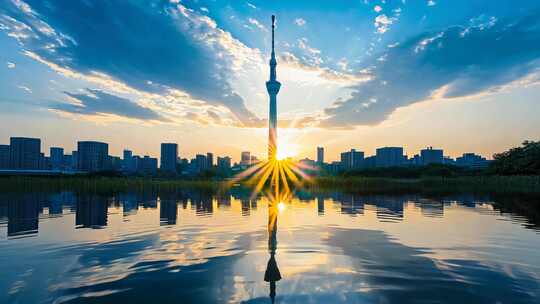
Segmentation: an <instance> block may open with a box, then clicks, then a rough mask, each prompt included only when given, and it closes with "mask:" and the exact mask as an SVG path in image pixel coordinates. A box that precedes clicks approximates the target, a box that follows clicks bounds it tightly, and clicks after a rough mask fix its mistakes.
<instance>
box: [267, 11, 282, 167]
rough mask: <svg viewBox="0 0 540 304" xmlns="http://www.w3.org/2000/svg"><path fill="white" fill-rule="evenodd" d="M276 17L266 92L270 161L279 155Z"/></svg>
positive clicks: (279, 85)
mask: <svg viewBox="0 0 540 304" xmlns="http://www.w3.org/2000/svg"><path fill="white" fill-rule="evenodd" d="M275 21H276V16H274V15H272V54H271V58H270V80H268V81H267V82H266V90H267V91H268V95H269V96H270V113H269V117H268V160H273V159H276V154H277V104H276V99H277V94H278V93H279V89H280V88H281V83H279V82H278V81H277V80H276V66H277V61H276V53H275V52H274V28H275Z"/></svg>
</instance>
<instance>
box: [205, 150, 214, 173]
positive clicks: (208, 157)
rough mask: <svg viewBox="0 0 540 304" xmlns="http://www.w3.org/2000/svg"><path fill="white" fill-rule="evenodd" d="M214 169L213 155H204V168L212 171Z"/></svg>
mask: <svg viewBox="0 0 540 304" xmlns="http://www.w3.org/2000/svg"><path fill="white" fill-rule="evenodd" d="M213 167H214V154H213V153H210V152H208V153H206V168H207V169H212V168H213Z"/></svg>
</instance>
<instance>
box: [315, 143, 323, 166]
mask: <svg viewBox="0 0 540 304" xmlns="http://www.w3.org/2000/svg"><path fill="white" fill-rule="evenodd" d="M323 163H324V148H323V147H317V164H319V165H322V164H323Z"/></svg>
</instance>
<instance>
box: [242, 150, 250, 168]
mask: <svg viewBox="0 0 540 304" xmlns="http://www.w3.org/2000/svg"><path fill="white" fill-rule="evenodd" d="M240 165H242V166H249V165H251V153H250V152H249V151H244V152H242V154H241V156H240Z"/></svg>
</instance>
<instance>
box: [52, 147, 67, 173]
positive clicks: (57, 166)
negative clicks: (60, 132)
mask: <svg viewBox="0 0 540 304" xmlns="http://www.w3.org/2000/svg"><path fill="white" fill-rule="evenodd" d="M50 161H51V169H53V170H63V169H64V148H59V147H51V149H50Z"/></svg>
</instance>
